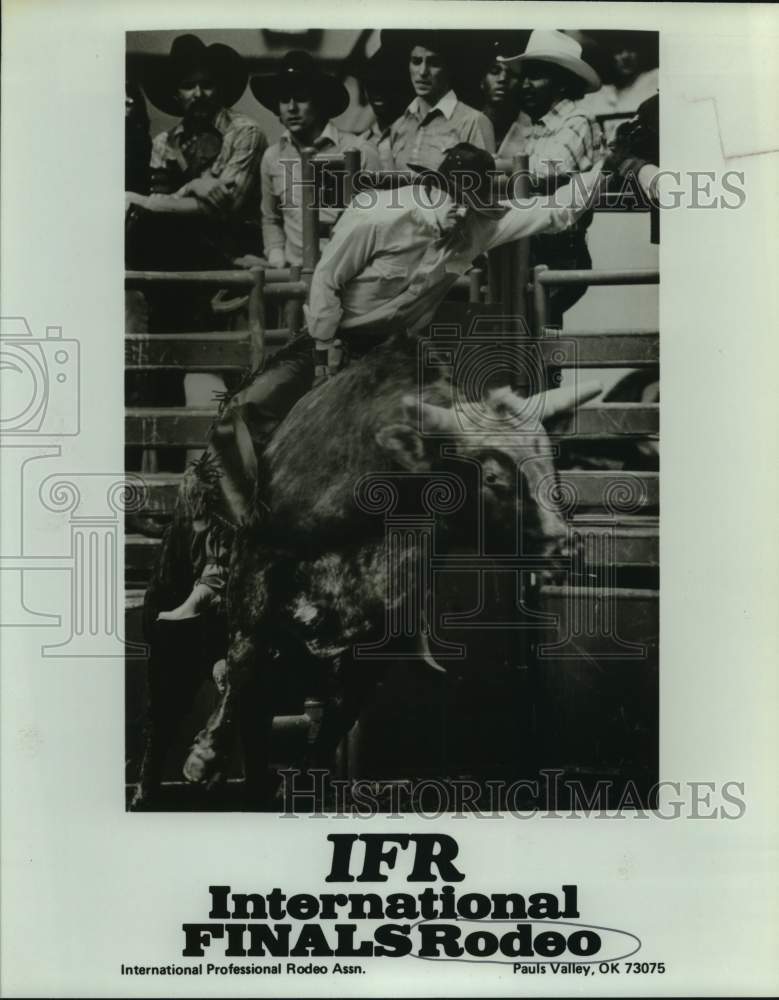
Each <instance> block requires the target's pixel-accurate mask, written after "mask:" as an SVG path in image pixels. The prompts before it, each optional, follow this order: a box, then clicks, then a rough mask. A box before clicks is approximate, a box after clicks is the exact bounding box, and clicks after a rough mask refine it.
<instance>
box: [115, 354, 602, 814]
mask: <svg viewBox="0 0 779 1000" xmlns="http://www.w3.org/2000/svg"><path fill="white" fill-rule="evenodd" d="M418 382H419V375H418V364H417V350H416V346H415V345H414V344H413V343H412V342H410V341H409V340H407V339H406V338H404V337H394V338H392V339H391V340H389V341H387V342H386V343H385V344H384V345H382V346H380V347H377V348H375V349H374V350H373V351H372V352H371V353H370V354H368V355H366V356H364V357H363V358H361V359H359V360H357V361H354V362H353V363H352V364H351V365H349V367H347V368H346V369H345V370H344V371H342V372H341V373H340V374H339V375H338V376H337V377H336V378H333V379H330V380H329V381H327V382H325V383H324V384H323V385H321V386H320V387H318V388H317V389H315V390H314V391H313V392H311V393H309V394H308V395H306V396H304V397H303V398H302V399H301V400H299V401H298V403H297V404H296V405H295V406H294V407H293V409H292V410H291V411H290V413H289V414H288V416H287V417H286V418H285V420H284V421H283V422H282V423H281V425H280V426H279V428H278V430H277V431H276V433H275V434H274V436H273V438H272V440H271V441H270V443H269V444H268V446H267V447H266V449H265V452H264V456H263V458H264V461H263V463H262V464H263V466H264V469H265V481H264V484H263V487H262V496H263V500H264V502H265V503H267V506H268V508H269V510H270V514H269V516H267V517H265V518H261V519H258V520H257V521H256V523H249V524H247V525H246V526H244V527H243V528H242V529H241V530H240V531H239V533H238V535H237V537H236V540H235V544H234V546H233V555H232V563H231V569H230V578H229V585H228V588H227V593H226V601H225V611H226V614H225V616H224V618H225V623H226V630H227V633H226V648H227V655H226V660H225V661H223V664H222V666H223V669H222V670H221V672H220V674H219V676H217V675H216V674H215V680H217V683H218V686H219V688H220V695H221V696H220V699H219V702H218V704H217V706H216V709H215V710H214V712H213V713H212V715H211V717H210V719H209V721H208V723H207V725H206V727H205V728H204V729H203V730H202V731H201V732H200V733H199V735H198V737H197V738H196V740H195V744H194V746H193V748H192V750H191V751H190V754H189V756H188V758H187V761H186V763H185V766H184V774H185V776H186V777H187V778H188V779H189V780H190V781H193V782H198V783H204V784H209V783H213V782H214V781H215V780H216V779H217V778H218V777H219V775H220V770H221V762H222V761H223V760H224V758H225V754H226V753H227V751H228V749H229V747H230V745H231V744H232V742H233V738H234V734H235V731H236V730H238V731H240V733H241V735H242V738H243V753H244V771H245V776H246V784H247V788H248V789H250V791H251V793H252V794H254V793H256V794H257V795H259V796H264V795H265V794H266V793H267V780H268V768H267V761H268V741H269V736H270V731H271V725H272V721H273V717H274V714H275V710H276V697H275V680H274V678H277V677H278V665H279V662H281V663H282V664H284V663H288V662H289V661H290V660H292V659H295V660H296V661H298V662H299V661H300V660H301V659H305V660H306V661H307V663H308V664H309V665H311V664H313V665H314V673H315V674H316V673H317V672H318V674H319V678H320V681H321V682H322V685H321V686H322V688H323V689H324V690H325V692H326V697H325V708H324V712H323V715H322V718H321V720H320V724H318V725H317V727H316V736H317V738H316V739H315V740H313V741H311V742H310V743H309V757H308V758H307V761H306V763H307V764H308V765H309V766H310V765H316V766H320V765H324V766H328V765H329V763H330V762H331V761H332V757H333V755H334V753H335V749H336V747H337V745H338V743H339V742H340V741H341V739H342V738H343V737H344V735H345V734H346V733H347V732H348V731H349V729H350V728H351V726H352V725H353V723H354V722H355V720H356V719H357V718H358V717H359V715H360V712H361V710H362V708H363V706H364V704H365V701H366V699H367V698H368V697H370V695H371V693H372V691H373V689H374V687H375V684H376V681H377V680H378V678H379V676H380V671H378V670H376V669H375V667H374V665H373V664H371V663H369V662H363V661H361V659H360V658H359V657H355V656H354V655H353V654H354V650H355V649H357V648H359V647H361V646H367V647H369V646H370V645H371V644H374V645H375V644H376V643H377V642H380V641H381V640H382V637H384V636H386V632H387V629H386V625H387V621H388V618H391V617H392V615H393V614H396V615H403V614H405V613H407V609H408V606H409V604H410V605H412V612H413V611H414V610H416V611H417V612H418V613H417V614H412V615H411V619H412V620H413V621H414V622H415V623H416V624H415V626H414V629H415V632H416V635H415V636H414V637H413V638H414V639H415V641H416V645H415V650H414V655H416V656H418V657H419V658H420V659H421V660H423V661H424V662H426V663H428V664H429V665H430V666H432V667H434V668H437V669H440V665H439V664H438V663H437V661H436V660H435V657H434V655H433V654H432V653H431V651H430V649H429V643H428V641H427V632H428V631H429V622H428V621H427V620H426V615H429V594H428V593H427V589H428V585H427V582H426V576H425V572H424V565H423V564H424V559H425V552H424V551H422V550H423V549H424V548H425V543H424V541H423V540H422V538H421V536H418V535H416V536H415V535H414V533H413V532H412V533H406V534H405V535H404V536H403V540H402V541H401V542H400V543H398V540H397V538H395V539H394V540H393V538H392V537H391V536H390V535H388V533H387V532H386V531H385V530H384V519H383V518H380V517H377V515H376V508H375V503H374V501H375V498H376V496H377V495H378V496H381V495H382V494H386V493H387V491H388V490H390V491H391V490H392V489H395V490H396V492H397V497H396V499H397V500H398V501H399V502H404V501H405V500H407V499H408V498H404V497H402V496H401V494H402V493H403V490H404V487H405V486H407V485H408V484H412V483H413V484H416V486H419V484H420V482H421V483H422V484H423V487H424V485H425V483H426V484H427V486H428V487H435V486H436V484H437V485H438V487H439V489H440V490H443V493H444V494H445V493H447V491H449V492H450V493H452V495H454V494H458V492H459V500H457V502H454V501H453V502H451V503H450V504H449V508H450V509H448V510H445V511H444V515H443V516H442V517H439V518H438V524H437V531H438V538H437V544H441V543H443V545H444V546H456V545H457V544H458V541H459V540H461V539H462V538H463V537H464V535H466V534H467V533H468V531H469V528H471V529H472V527H473V525H474V523H478V524H479V525H480V529H479V530H480V531H482V532H484V533H486V534H487V535H492V536H493V537H495V536H496V535H498V536H500V535H506V534H508V535H513V537H516V532H517V530H518V531H519V533H520V535H521V538H522V550H523V551H524V552H531V553H532V552H535V553H538V554H541V555H544V554H546V555H550V554H552V553H553V552H555V551H559V550H560V547H561V545H562V543H563V541H564V540H565V539H566V537H567V530H566V525H565V522H564V520H563V518H562V516H561V514H560V513H559V511H557V510H556V509H555V508H554V506H553V504H550V503H548V502H546V503H542V502H539V494H540V491H541V487H542V484H543V483H545V482H546V483H548V482H549V481H550V480H553V479H554V465H553V461H552V455H553V450H552V448H551V446H550V443H549V439H548V437H547V432H546V430H545V426H544V424H545V422H547V421H550V420H552V419H554V418H557V417H559V416H560V415H561V414H564V413H566V412H570V411H571V410H572V409H573V408H574V407H575V406H577V405H578V404H579V403H580V402H582V401H584V400H585V399H587V398H592V397H593V396H595V395H597V393H598V392H599V391H600V386H590V387H588V388H586V389H584V388H581V389H579V390H578V391H576V390H569V389H554V390H550V391H548V392H546V393H544V394H539V395H535V396H530V397H527V398H522V397H521V396H519V395H517V394H516V393H515V392H514V391H513V390H512V389H511V388H510V387H509V386H508V385H506V384H502V385H496V386H494V387H493V388H491V389H487V390H486V391H484V392H481V391H480V393H479V398H468V396H467V394H461V393H460V392H459V390H458V387H457V386H456V385H453V384H452V382H451V379H450V378H449V377H447V376H446V375H443V374H442V375H441V376H440V377H439V378H438V379H437V380H436V381H434V382H433V383H432V384H430V385H427V386H425V387H420V386H419V384H418ZM462 463H466V465H467V466H468V467H469V468H471V469H472V470H475V473H476V483H477V485H476V487H475V489H471V490H466V489H465V488H464V487H463V485H462V484H463V477H462V475H461V473H462V469H463V467H464V466H463V464H462ZM453 484H454V485H453ZM458 484H459V485H458ZM428 495H429V494H428ZM444 507H446V504H444ZM184 510H185V506H184V505H183V504H180V505H179V508H178V512H177V515H176V516H175V517H174V521H173V523H172V525H171V526H170V528H169V530H168V534H167V537H166V539H165V541H164V544H163V548H162V555H161V559H160V562H159V567H158V570H157V572H156V575H155V578H154V579H153V581H152V584H151V585H150V588H149V590H148V592H147V601H146V621H147V624H149V625H151V623H152V622H154V620H155V618H156V611H157V610H159V609H160V608H167V607H174V606H175V605H176V604H177V603H178V602H180V601H181V600H182V599H183V597H184V596H186V594H187V593H188V592H189V589H190V588H191V585H192V579H191V577H187V575H186V573H184V574H183V575H182V569H181V568H182V567H183V566H186V564H187V559H186V554H187V544H188V541H187V537H188V524H187V519H186V515H185V513H183V512H184ZM439 529H440V530H439ZM410 591H413V592H414V593H413V594H411V593H410ZM404 609H406V610H404ZM190 627H192V628H196V629H198V630H199V631H198V632H197V635H198V639H197V641H196V644H195V645H196V646H197V650H198V652H199V653H200V654H202V656H204V657H205V658H208V659H213V658H215V657H216V656H218V654H219V647H220V644H221V643H222V642H223V641H225V637H224V636H222V635H221V634H220V633H219V630H218V628H217V627H216V625H215V626H214V628H213V629H212V630H210V633H207V634H206V641H205V643H204V641H203V635H204V633H203V630H202V623H198V622H197V621H196V622H195V623H191V624H190ZM156 628H157V635H156V638H155V633H154V632H152V657H151V659H150V664H149V682H150V717H149V725H148V730H147V744H146V750H145V755H144V761H143V765H142V769H141V779H140V783H139V785H138V790H137V793H136V797H135V802H134V805H135V806H136V807H140V806H142V805H144V804H146V803H148V801H149V800H150V796H151V795H152V793H153V791H154V788H155V786H156V784H157V783H158V781H159V776H160V773H161V767H162V762H163V760H164V756H165V752H166V740H167V737H168V734H169V731H170V728H171V725H172V722H173V721H174V718H175V717H176V716H177V715H180V714H181V713H182V711H183V709H184V705H185V703H186V698H185V690H186V689H187V688H188V689H190V690H192V688H193V685H194V683H195V680H196V679H197V676H198V675H197V673H196V671H194V670H193V669H192V663H191V661H190V662H187V659H188V657H187V654H186V653H185V651H184V646H183V645H182V640H181V635H182V632H181V628H182V623H179V624H178V625H176V626H174V628H176V629H177V630H178V631H177V633H176V636H177V638H176V642H175V645H174V646H173V647H170V646H166V644H165V643H164V642H162V641H161V640H160V638H159V628H160V627H159V625H158V626H156ZM185 631H186V630H185ZM401 655H402V654H401ZM173 661H175V662H173ZM282 669H284V668H283V667H282Z"/></svg>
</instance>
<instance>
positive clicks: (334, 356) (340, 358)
mask: <svg viewBox="0 0 779 1000" xmlns="http://www.w3.org/2000/svg"><path fill="white" fill-rule="evenodd" d="M345 363H346V351H345V349H344V345H343V342H342V341H340V340H337V339H333V340H328V341H319V342H318V344H317V346H316V347H315V348H314V387H316V386H318V385H320V384H321V383H322V382H324V381H326V380H327V379H328V378H332V377H333V375H336V374H337V373H338V372H339V371H340V370H341V368H343V366H344V364H345Z"/></svg>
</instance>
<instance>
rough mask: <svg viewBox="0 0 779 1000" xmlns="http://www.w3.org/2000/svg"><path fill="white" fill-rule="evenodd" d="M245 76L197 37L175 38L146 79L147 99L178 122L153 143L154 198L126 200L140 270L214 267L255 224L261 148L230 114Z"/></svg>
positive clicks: (218, 48)
mask: <svg viewBox="0 0 779 1000" xmlns="http://www.w3.org/2000/svg"><path fill="white" fill-rule="evenodd" d="M246 78H247V72H246V69H245V66H244V63H243V60H242V59H241V57H240V56H239V55H238V53H237V52H235V51H234V50H233V49H231V48H229V47H228V46H226V45H219V44H214V45H209V46H206V45H204V44H203V42H202V41H201V40H200V39H199V38H197V37H196V36H195V35H181V36H179V37H178V38H176V39H175V40H174V42H173V45H172V46H171V50H170V55H169V56H168V58H167V59H166V60H165V64H164V66H163V68H162V70H161V71H159V72H157V73H154V74H150V76H149V79H148V81H147V83H146V92H147V94H148V96H149V99H150V100H151V101H152V102H153V103H154V104H155V105H156V106H157V107H159V108H160V109H161V110H162V111H165V112H166V113H167V114H177V115H181V116H182V117H181V120H180V121H179V122H178V124H176V125H175V126H174V127H173V128H172V129H170V130H168V131H165V132H161V133H160V134H159V135H158V136H156V137H155V139H154V142H153V144H152V151H151V161H150V166H151V172H152V180H151V191H152V193H151V194H150V195H144V194H142V193H137V192H130V193H128V194H127V196H126V200H127V203H128V206H135V209H136V212H137V213H138V214H139V223H140V224H139V225H138V226H136V227H135V228H134V236H133V247H132V253H131V256H132V257H133V258H134V259H135V260H138V261H139V262H140V263H142V264H143V266H146V267H163V268H164V267H186V266H191V267H219V266H224V265H226V264H229V263H230V262H231V261H232V258H233V257H234V256H235V255H236V253H238V252H240V249H241V242H242V237H243V236H245V233H244V223H245V222H246V221H247V220H251V219H252V218H255V219H257V215H258V210H257V206H258V202H259V198H258V197H257V193H258V189H259V164H260V158H261V157H262V154H263V152H264V150H265V148H266V145H267V143H266V140H265V136H264V134H263V133H262V131H261V130H260V127H259V126H258V125H257V124H256V122H254V121H253V120H252V119H251V118H248V117H246V115H242V114H239V113H238V112H235V111H232V110H231V108H232V105H233V104H235V102H236V101H237V100H238V98H239V97H240V96H241V94H242V93H243V91H244V89H245V87H246ZM257 221H258V220H257Z"/></svg>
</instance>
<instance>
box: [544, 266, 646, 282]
mask: <svg viewBox="0 0 779 1000" xmlns="http://www.w3.org/2000/svg"><path fill="white" fill-rule="evenodd" d="M536 281H538V282H539V283H540V284H542V285H554V286H558V287H559V286H562V285H587V286H589V287H591V286H593V285H658V284H660V272H659V271H658V270H656V269H654V268H632V269H630V270H619V271H617V270H614V271H606V270H602V271H597V270H593V271H584V270H582V271H574V270H571V271H554V270H551V269H550V270H546V271H543V272H541V273H537V274H536Z"/></svg>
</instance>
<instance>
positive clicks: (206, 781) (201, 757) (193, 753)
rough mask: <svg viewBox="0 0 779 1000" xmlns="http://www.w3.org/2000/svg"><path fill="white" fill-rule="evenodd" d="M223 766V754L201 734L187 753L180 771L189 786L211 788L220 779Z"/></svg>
mask: <svg viewBox="0 0 779 1000" xmlns="http://www.w3.org/2000/svg"><path fill="white" fill-rule="evenodd" d="M223 764H224V754H222V753H220V752H219V751H218V750H217V749H216V748H215V747H214V745H213V743H212V742H211V741H210V740H209V739H208V737H207V736H206V735H205V734H203V733H201V734H200V735H199V736H198V737H197V739H196V740H195V742H194V744H193V746H192V749H191V750H190V751H189V754H188V756H187V759H186V760H185V761H184V766H183V768H182V769H181V770H182V773H183V775H184V777H185V778H186V779H187V781H189V782H190V784H193V785H201V786H202V787H204V788H212V787H213V786H214V785H215V784H217V783H218V782H219V781H221V779H222V768H223Z"/></svg>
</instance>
